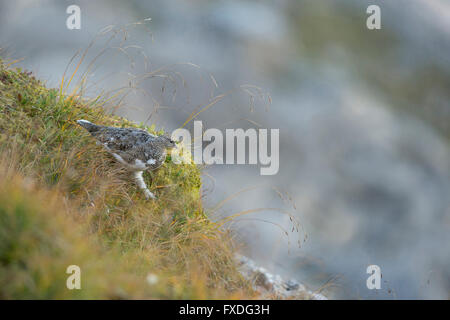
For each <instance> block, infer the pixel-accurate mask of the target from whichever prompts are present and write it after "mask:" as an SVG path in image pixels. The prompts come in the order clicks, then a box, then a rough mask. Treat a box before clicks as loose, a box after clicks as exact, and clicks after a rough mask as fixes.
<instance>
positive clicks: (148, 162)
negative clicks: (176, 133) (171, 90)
mask: <svg viewBox="0 0 450 320" xmlns="http://www.w3.org/2000/svg"><path fill="white" fill-rule="evenodd" d="M77 123H78V124H79V125H80V126H82V127H83V128H84V129H86V130H87V131H88V132H89V133H90V134H91V135H92V136H93V137H94V138H96V139H97V142H98V143H99V144H101V145H103V147H104V148H105V149H106V150H107V151H108V152H109V153H110V154H111V155H112V156H113V157H114V158H115V159H116V160H117V162H119V163H120V164H122V165H123V166H124V167H125V168H126V169H127V170H129V171H131V172H132V173H133V176H134V178H135V180H136V183H137V185H138V187H139V188H141V189H142V190H143V191H144V194H145V196H146V198H147V199H148V198H153V199H154V198H155V196H154V195H153V193H151V192H150V190H148V188H147V186H146V184H145V182H144V179H143V178H142V172H143V171H145V170H150V171H153V170H156V169H157V168H159V167H160V166H161V165H162V164H163V163H164V161H165V159H166V155H167V149H171V148H174V147H175V146H176V145H175V142H174V141H172V140H171V139H170V138H169V137H166V136H155V135H153V134H150V133H148V132H147V131H145V130H141V129H136V128H116V127H107V126H100V125H96V124H93V123H92V122H90V121H87V120H77Z"/></svg>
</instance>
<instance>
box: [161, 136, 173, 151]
mask: <svg viewBox="0 0 450 320" xmlns="http://www.w3.org/2000/svg"><path fill="white" fill-rule="evenodd" d="M158 138H159V140H160V141H161V143H162V145H163V146H164V147H165V148H166V149H169V150H171V149H173V148H176V147H177V144H176V141H174V140H172V139H171V138H170V137H169V136H167V135H162V136H159V137H158Z"/></svg>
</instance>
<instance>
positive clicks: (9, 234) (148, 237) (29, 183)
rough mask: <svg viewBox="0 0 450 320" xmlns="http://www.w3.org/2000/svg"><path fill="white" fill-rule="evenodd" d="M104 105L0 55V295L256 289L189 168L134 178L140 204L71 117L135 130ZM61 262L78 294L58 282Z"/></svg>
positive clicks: (222, 295)
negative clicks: (149, 197)
mask: <svg viewBox="0 0 450 320" xmlns="http://www.w3.org/2000/svg"><path fill="white" fill-rule="evenodd" d="M102 104H103V102H101V99H93V100H89V99H83V98H80V97H72V96H68V95H65V94H61V93H60V92H59V90H58V89H49V88H46V86H45V84H44V83H42V82H41V81H39V80H37V79H35V78H34V76H33V75H32V74H31V73H29V72H25V71H22V70H20V69H14V68H11V67H10V66H8V65H7V63H6V62H4V61H1V60H0V299H17V298H18V299H89V298H96V299H111V298H120V299H122V298H124V299H134V298H144V299H206V298H208V299H230V298H236V299H239V298H252V297H254V296H255V293H254V292H253V290H252V289H251V287H250V285H249V282H247V281H245V280H244V279H243V277H242V276H241V275H240V274H239V272H238V271H237V268H236V265H235V262H234V261H233V250H232V244H231V241H230V238H229V236H227V235H226V234H224V233H223V232H221V231H220V230H219V229H218V226H217V225H216V224H214V223H213V222H211V221H210V220H208V218H207V217H206V215H205V212H204V210H203V209H202V201H201V193H200V192H201V191H200V190H201V179H200V171H199V168H197V167H196V166H195V165H188V164H184V165H175V164H173V163H172V162H171V161H170V157H168V159H167V160H166V163H165V164H164V165H163V166H162V168H160V169H159V170H158V171H157V172H155V173H153V175H152V177H150V175H149V174H148V173H146V174H144V178H145V180H146V183H147V185H148V186H149V188H150V189H151V190H152V191H155V192H156V195H157V197H158V200H157V201H146V200H145V199H144V197H143V195H142V193H141V192H140V191H139V190H137V188H136V187H135V184H134V183H132V181H131V179H130V178H129V177H128V175H127V174H126V172H124V171H123V169H121V168H120V167H119V166H118V165H117V164H116V163H115V162H114V161H113V160H112V158H111V157H110V156H109V155H108V154H107V153H106V152H105V151H104V150H103V149H102V148H101V147H100V146H98V145H96V144H95V142H94V140H93V139H92V138H91V137H89V135H88V134H87V133H86V132H85V131H84V130H83V129H82V128H80V127H79V126H77V124H76V122H75V120H77V119H86V120H90V121H92V122H94V123H99V124H103V125H112V126H119V127H120V126H134V127H137V126H138V125H136V124H134V123H132V122H130V121H128V120H126V119H123V118H120V117H117V116H112V115H109V114H107V113H106V112H105V111H104V108H102ZM139 127H141V128H144V129H146V130H149V131H150V132H152V133H155V134H162V132H155V130H154V127H145V126H142V125H141V126H139ZM70 265H77V266H79V267H80V269H81V290H69V289H68V288H67V287H66V280H67V277H68V276H69V274H67V273H66V269H67V267H68V266H70Z"/></svg>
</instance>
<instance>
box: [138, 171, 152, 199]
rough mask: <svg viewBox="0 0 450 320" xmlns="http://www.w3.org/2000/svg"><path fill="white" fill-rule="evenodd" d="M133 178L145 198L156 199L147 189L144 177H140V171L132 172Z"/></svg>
mask: <svg viewBox="0 0 450 320" xmlns="http://www.w3.org/2000/svg"><path fill="white" fill-rule="evenodd" d="M133 176H134V179H135V180H136V184H137V185H138V187H139V188H140V189H141V190H142V191H143V192H144V195H145V199H147V200H148V199H150V198H152V199H156V197H155V195H154V194H153V193H151V192H150V190H148V188H147V185H146V184H145V181H144V178H143V177H142V171H135V172H133Z"/></svg>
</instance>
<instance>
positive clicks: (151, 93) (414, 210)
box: [0, 0, 450, 299]
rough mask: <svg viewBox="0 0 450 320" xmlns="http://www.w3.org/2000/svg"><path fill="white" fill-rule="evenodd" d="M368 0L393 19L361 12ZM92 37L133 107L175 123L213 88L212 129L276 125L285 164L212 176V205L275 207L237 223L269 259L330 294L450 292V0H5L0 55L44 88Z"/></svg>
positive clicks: (100, 84)
mask: <svg viewBox="0 0 450 320" xmlns="http://www.w3.org/2000/svg"><path fill="white" fill-rule="evenodd" d="M71 4H76V5H78V6H80V8H81V29H80V30H68V29H67V28H66V19H67V17H68V16H69V15H68V14H67V13H66V8H67V7H68V6H69V5H71ZM371 4H377V5H379V6H380V8H381V24H382V29H381V30H368V29H367V28H366V19H367V17H368V14H367V13H366V9H367V7H368V6H369V5H371ZM146 18H151V20H147V21H143V19H146ZM138 21H141V22H142V24H137V25H136V24H134V23H136V22H138ZM108 26H111V27H108ZM105 27H106V29H105ZM102 29H103V34H101V35H99V34H98V33H99V31H100V30H102ZM112 35H115V36H114V37H112V38H110V37H111V36H112ZM93 39H95V41H94V43H93V45H92V47H91V48H90V49H89V51H88V53H87V54H86V58H85V61H84V63H83V65H82V67H80V68H81V69H83V70H87V69H89V70H90V73H89V77H88V78H87V84H88V86H87V87H86V88H85V93H86V94H88V95H91V96H95V95H96V94H98V93H101V92H104V93H108V94H109V95H110V96H111V98H117V96H114V94H115V93H117V92H119V93H122V91H118V90H119V89H120V88H123V87H125V88H126V87H128V90H127V91H126V92H128V93H129V94H128V95H126V96H124V97H123V100H121V101H120V102H122V107H121V108H119V109H118V110H116V111H115V112H117V113H119V114H121V115H126V116H128V117H130V118H131V119H133V120H135V121H137V122H143V123H147V124H151V123H155V124H156V126H157V128H166V129H168V130H173V129H175V128H178V127H180V126H181V125H182V124H183V123H184V121H185V120H186V119H187V118H188V116H189V114H191V113H192V112H195V110H199V108H202V107H203V106H206V105H208V104H209V103H211V101H215V100H217V103H216V104H214V105H213V106H212V107H211V108H209V109H208V110H207V111H205V112H202V113H201V114H200V115H199V116H198V119H199V120H202V121H203V123H204V125H205V127H206V128H208V127H209V128H219V129H225V128H251V127H256V128H257V127H258V126H261V127H262V128H279V129H280V171H279V173H278V174H277V175H275V176H260V175H259V168H258V167H257V166H250V165H222V166H221V165H216V166H210V167H207V168H206V169H205V175H204V185H205V190H204V193H205V203H206V207H207V208H211V209H210V211H211V217H212V218H213V219H221V218H222V217H224V216H227V215H230V214H233V213H236V212H245V211H246V210H251V209H257V208H262V210H260V211H258V212H254V213H249V214H245V215H241V216H240V217H239V218H236V219H235V220H233V222H232V223H231V225H230V226H231V227H232V228H233V230H235V232H236V237H237V239H238V240H239V242H240V243H242V249H241V251H242V252H243V253H244V254H246V255H248V256H249V257H251V258H252V259H253V260H254V261H255V262H257V263H258V264H259V265H262V266H264V267H265V268H266V269H267V270H269V271H270V272H272V273H274V274H280V275H282V276H285V277H288V278H294V279H297V280H298V281H301V282H302V283H304V284H306V285H307V286H308V287H309V289H311V290H312V291H316V290H322V291H323V293H324V294H325V295H327V296H328V297H330V298H365V299H377V298H387V299H390V298H392V299H405V298H426V299H429V298H439V299H448V298H449V297H450V267H449V264H450V232H449V231H450V200H449V199H450V149H449V142H450V121H449V120H450V102H449V101H450V99H449V98H450V3H449V2H448V1H446V0H397V1H387V0H377V1H367V0H339V1H332V0H304V1H300V0H271V1H269V0H262V1H250V0H248V1H244V0H242V1H237V0H226V1H225V0H223V1H219V0H216V1H206V0H190V1H188V0H184V1H182V0H171V1H167V0H166V1H164V0H152V1H145V0H130V1H106V0H97V1H87V0H86V1H77V0H72V1H56V0H52V1H50V0H47V1H46V0H41V1H31V0H17V1H6V0H1V1H0V47H1V48H2V50H1V52H0V54H1V55H2V56H3V57H9V58H13V59H17V58H24V59H23V60H21V61H20V62H18V63H17V65H18V66H21V67H25V68H27V69H29V70H32V71H33V72H34V73H36V74H37V75H38V76H39V77H40V78H44V79H47V83H48V85H49V86H54V87H56V86H59V85H60V82H61V78H62V76H63V74H64V71H65V70H66V68H67V67H68V66H69V67H68V69H67V72H66V75H70V74H71V73H72V72H73V71H74V69H75V67H76V62H77V61H78V60H77V59H79V58H80V57H81V55H78V56H77V57H76V59H74V61H75V62H72V64H70V59H71V58H72V57H73V56H74V54H75V53H76V52H77V50H79V49H85V48H86V47H88V45H89V43H90V42H91V41H92V40H93ZM102 48H109V49H108V50H104V51H102ZM125 52H126V53H125ZM98 54H101V55H100V57H99V58H97V59H96V58H95V57H96V56H97V55H98ZM89 61H93V64H92V68H89ZM160 68H161V69H160ZM80 75H81V73H80V72H78V74H77V76H80ZM78 80H79V79H78ZM76 83H77V80H76V79H75V80H74V81H73V83H71V87H74V86H75V85H76ZM130 88H131V89H130ZM259 88H261V89H259ZM102 90H103V91H102ZM221 94H225V95H224V96H223V97H222V96H221ZM269 95H270V96H269ZM217 97H219V99H217ZM187 127H188V128H191V127H192V122H190V123H189V124H188V125H187ZM235 193H238V194H237V196H236V197H231V199H230V200H229V201H226V202H225V204H224V205H223V206H221V207H220V208H218V209H214V208H215V206H216V205H217V204H218V203H219V202H220V201H221V200H224V199H227V198H228V197H230V196H231V195H233V194H235ZM264 208H274V209H264ZM276 208H280V209H281V210H277V209H276ZM280 211H289V212H290V213H291V214H292V215H293V216H294V217H295V220H299V221H300V224H301V227H300V228H299V230H298V232H297V230H296V228H295V225H293V223H292V221H291V220H290V219H289V217H288V216H287V215H286V214H283V213H282V212H280ZM293 226H294V228H293ZM292 228H293V229H294V230H292ZM371 264H376V265H378V266H380V268H381V270H382V275H383V277H382V288H381V290H368V289H367V287H366V279H367V278H368V276H369V275H368V274H366V268H367V266H369V265H371Z"/></svg>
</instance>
